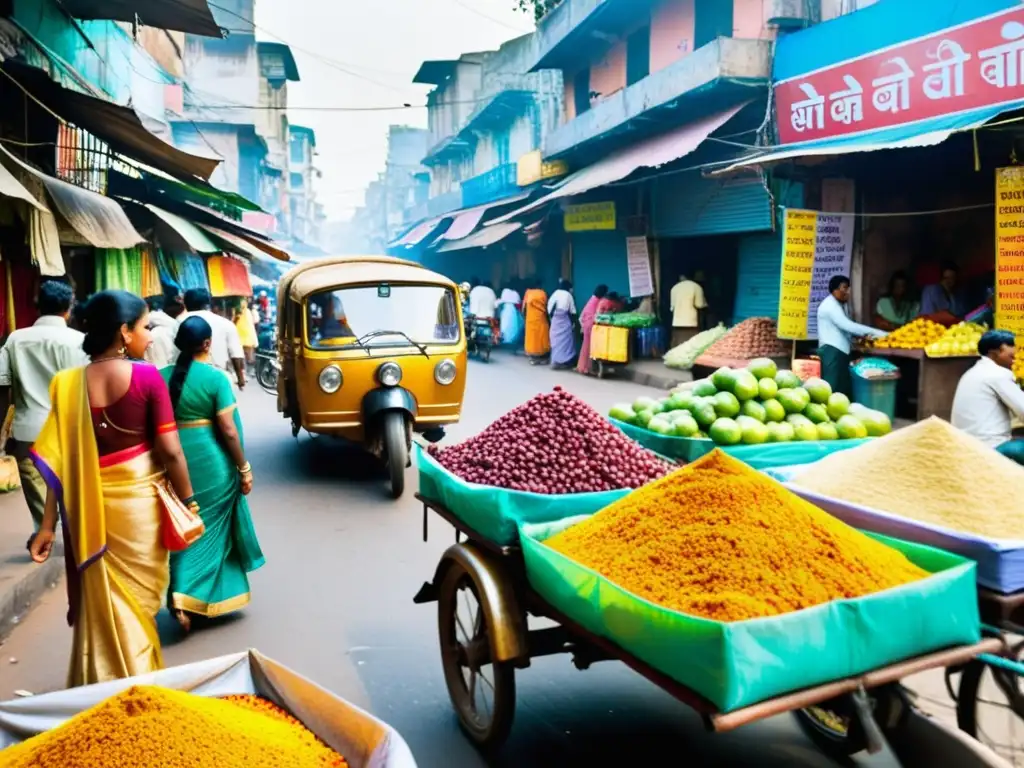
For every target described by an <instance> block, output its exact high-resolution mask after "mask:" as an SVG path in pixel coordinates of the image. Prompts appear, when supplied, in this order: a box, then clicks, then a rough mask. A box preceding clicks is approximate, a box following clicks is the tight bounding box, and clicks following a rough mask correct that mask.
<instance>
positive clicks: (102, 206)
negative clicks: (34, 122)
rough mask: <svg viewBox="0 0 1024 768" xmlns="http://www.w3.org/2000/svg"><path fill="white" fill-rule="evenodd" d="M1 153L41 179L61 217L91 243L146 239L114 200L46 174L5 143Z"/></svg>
mask: <svg viewBox="0 0 1024 768" xmlns="http://www.w3.org/2000/svg"><path fill="white" fill-rule="evenodd" d="M0 152H2V153H3V156H4V157H5V158H6V160H7V161H10V162H12V163H14V164H16V165H17V166H18V167H20V168H22V169H24V170H25V171H27V172H28V173H31V174H32V175H33V176H35V177H37V178H38V179H39V180H40V181H42V183H43V186H45V187H46V191H47V193H48V194H49V196H50V199H51V200H52V201H53V204H54V206H55V207H56V208H57V210H58V211H59V212H60V214H61V216H63V217H64V218H65V219H66V220H67V222H68V224H69V225H70V226H71V228H72V229H74V230H75V231H76V232H78V233H79V234H80V235H82V237H84V238H85V240H86V241H87V242H88V243H89V244H90V245H93V246H95V247H96V248H131V247H132V246H133V245H138V244H139V243H144V242H146V239H145V238H144V237H143V236H142V235H140V234H139V233H138V232H136V231H135V227H133V226H132V223H131V221H129V220H128V215H127V214H126V213H125V212H124V209H123V208H121V206H120V205H118V204H117V203H116V202H115V201H114V200H111V199H110V198H109V197H104V196H103V195H100V194H97V193H95V192H90V191H89V190H88V189H83V188H82V187H76V186H75V185H74V184H68V183H67V182H65V181H61V180H60V179H55V178H54V177H53V176H47V175H46V174H45V173H43V172H42V171H38V170H36V169H35V168H33V167H32V166H31V165H28V164H26V163H23V162H22V161H21V160H19V159H18V158H16V157H15V156H14V155H12V154H11V153H10V152H8V151H7V149H6V148H5V147H4V146H3V145H0ZM5 162H6V161H5ZM9 169H10V166H8V170H9Z"/></svg>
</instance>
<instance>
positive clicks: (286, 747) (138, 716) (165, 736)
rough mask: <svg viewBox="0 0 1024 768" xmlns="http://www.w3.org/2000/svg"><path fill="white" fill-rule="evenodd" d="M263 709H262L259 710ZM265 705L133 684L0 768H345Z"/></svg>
mask: <svg viewBox="0 0 1024 768" xmlns="http://www.w3.org/2000/svg"><path fill="white" fill-rule="evenodd" d="M264 710H265V711H264ZM345 765H346V763H345V760H344V759H343V758H342V757H341V755H339V754H338V753H337V752H335V751H334V750H332V749H330V748H329V747H327V746H326V745H325V744H323V743H322V742H321V741H320V740H319V739H318V738H317V737H316V736H315V735H314V734H313V733H312V732H310V731H309V730H307V729H306V728H305V727H304V726H302V724H301V723H299V722H298V721H297V720H294V719H293V718H290V717H289V716H288V715H287V714H286V713H284V712H282V711H281V710H278V709H277V708H276V707H274V706H273V705H270V704H269V703H268V704H267V705H266V706H265V707H264V706H263V705H261V703H260V702H259V701H257V700H255V699H250V697H244V698H240V699H238V700H237V701H234V702H233V701H227V700H220V699H210V698H204V697H202V696H195V695H192V694H190V693H182V692H181V691H171V690H167V689H164V688H155V687H148V686H135V687H132V688H129V689H128V690H126V691H124V692H122V693H120V694H118V695H117V696H113V697H111V698H109V699H106V700H105V701H102V702H100V703H99V704H97V705H96V706H95V707H93V708H92V709H89V710H86V711H85V712H83V713H81V714H80V715H78V716H76V717H74V718H72V719H71V720H69V721H68V722H66V723H64V725H62V726H60V727H59V728H56V729H54V730H52V731H48V732H46V733H43V734H40V735H39V736H36V737H34V738H32V739H29V740H28V741H25V742H23V743H21V744H18V745H16V746H13V747H9V748H7V749H5V750H3V751H0V768H199V767H200V766H201V767H203V768H205V767H206V766H210V767H211V768H281V767H282V766H288V768H344V767H345Z"/></svg>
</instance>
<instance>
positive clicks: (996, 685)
mask: <svg viewBox="0 0 1024 768" xmlns="http://www.w3.org/2000/svg"><path fill="white" fill-rule="evenodd" d="M1022 656H1024V641H1021V642H1018V643H1017V644H1016V645H1014V646H1012V647H1011V648H1009V649H1007V651H1006V653H1005V657H1006V658H1007V659H1008V660H1009V661H1010V662H1011V663H1010V664H1006V665H999V664H997V663H993V662H997V661H999V659H987V658H986V657H984V656H983V657H980V658H978V659H975V660H974V661H973V662H971V663H970V664H969V665H968V666H967V667H965V668H964V671H963V673H962V675H961V678H960V690H959V695H958V696H957V721H958V724H959V726H960V729H961V730H962V731H964V732H965V733H967V734H968V735H969V736H971V737H972V738H975V739H977V740H978V741H979V742H981V743H982V744H984V745H985V746H987V747H989V748H990V749H991V750H992V751H993V752H995V753H996V754H998V755H999V756H1000V757H1003V758H1004V759H1006V760H1008V761H1010V762H1011V763H1012V764H1013V765H1024V746H1022V745H1024V684H1022V682H1021V677H1020V674H1019V672H1018V671H1016V669H1015V668H1019V663H1020V661H1021V658H1022ZM1014 661H1015V662H1017V664H1013V663H1012V662H1014ZM996 697H1001V699H1002V700H996ZM981 705H985V708H986V709H985V711H991V710H992V709H996V710H1003V711H1004V712H1005V718H1006V720H1005V722H1006V724H1008V727H1009V730H1010V737H1009V743H1007V742H1006V741H1004V739H1003V738H1002V737H996V736H995V735H994V734H993V733H992V732H991V731H990V730H989V729H986V727H985V725H984V723H983V722H982V720H983V715H982V712H981V711H979V707H980V706H981ZM992 717H993V718H995V717H996V716H995V715H993V716H992ZM984 719H986V720H988V719H989V718H984Z"/></svg>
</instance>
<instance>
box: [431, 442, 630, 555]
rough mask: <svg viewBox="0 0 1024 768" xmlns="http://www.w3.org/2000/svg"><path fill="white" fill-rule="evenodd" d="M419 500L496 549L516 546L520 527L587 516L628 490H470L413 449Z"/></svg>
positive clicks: (481, 487)
mask: <svg viewBox="0 0 1024 768" xmlns="http://www.w3.org/2000/svg"><path fill="white" fill-rule="evenodd" d="M413 451H414V453H415V455H416V466H417V467H418V468H419V472H420V495H422V496H423V497H424V498H426V499H429V500H431V501H436V502H437V503H439V504H441V505H442V506H443V507H445V509H447V510H449V511H450V512H451V513H452V514H454V515H455V516H456V517H457V518H458V519H459V520H461V521H462V522H464V523H465V524H466V525H468V526H469V527H470V528H472V529H473V530H475V531H476V532H477V533H479V534H480V535H481V536H483V537H484V538H486V539H487V540H488V541H490V542H492V543H494V544H497V545H499V546H502V547H507V546H513V545H515V544H516V543H518V541H519V526H520V525H522V524H523V523H548V522H551V521H553V520H561V519H563V518H565V516H566V515H589V514H593V513H594V512H597V511H598V510H601V509H604V508H605V507H607V506H608V505H609V504H611V503H612V502H614V501H618V500H619V499H621V498H622V497H623V496H625V495H626V494H627V493H629V489H625V490H619V491H605V492H601V493H575V494H571V495H567V496H549V495H546V494H541V493H527V492H525V491H509V490H506V489H504V488H492V487H490V486H486V485H475V484H474V483H467V482H466V481H465V480H463V479H461V478H458V477H456V476H455V475H453V474H452V473H451V472H449V471H448V470H446V469H445V468H444V467H442V466H441V465H440V464H438V463H437V462H436V461H434V459H433V458H431V457H430V456H429V455H428V454H427V452H426V451H424V450H422V449H421V448H420V447H419V446H418V445H417V446H413Z"/></svg>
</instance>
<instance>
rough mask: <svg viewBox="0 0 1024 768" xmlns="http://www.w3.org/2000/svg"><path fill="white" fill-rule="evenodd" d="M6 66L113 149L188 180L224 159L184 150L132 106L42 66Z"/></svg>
mask: <svg viewBox="0 0 1024 768" xmlns="http://www.w3.org/2000/svg"><path fill="white" fill-rule="evenodd" d="M4 70H5V71H6V72H7V73H8V74H9V75H11V76H12V77H13V78H14V79H16V80H17V81H18V83H19V84H20V85H22V86H23V87H24V88H25V89H26V90H27V91H28V92H29V93H31V94H32V96H34V97H35V98H37V99H38V100H39V101H40V102H41V103H42V104H44V105H45V106H46V107H47V108H48V109H50V110H52V111H53V112H54V113H55V114H58V115H60V116H61V117H62V118H63V119H64V120H67V121H68V122H70V123H73V124H74V125H76V126H78V127H79V128H82V129H83V130H86V131H88V132H89V133H91V134H93V135H94V136H96V137H97V138H98V139H101V140H102V141H104V142H106V143H107V144H108V145H109V146H110V148H111V149H112V150H114V151H115V152H119V153H121V154H123V155H126V156H127V157H129V158H134V159H136V160H139V161H141V162H143V163H146V164H147V165H150V166H152V167H153V168H156V169H158V170H161V171H163V172H165V173H169V174H170V175H171V176H174V177H175V178H179V179H183V180H185V181H189V180H193V179H194V177H199V178H201V179H203V180H204V181H206V180H209V178H210V176H211V175H212V174H213V172H214V171H215V170H216V169H217V166H218V165H219V164H220V160H217V159H212V158H206V157H199V156H197V155H190V154H188V153H187V152H182V151H181V150H180V149H177V148H175V147H173V146H172V145H170V144H168V143H167V142H165V141H164V140H163V139H161V138H160V137H159V136H155V135H154V134H152V133H150V132H149V131H148V130H146V127H145V125H143V122H142V120H141V119H140V118H139V116H138V114H136V112H135V110H134V109H132V108H131V107H122V106H120V105H118V104H114V103H113V102H110V101H105V100H103V99H98V98H95V97H93V96H87V95H85V94H82V93H76V92H75V91H71V90H68V89H67V88H62V87H61V86H60V85H59V84H57V83H55V82H53V81H52V80H50V79H49V78H48V77H47V76H46V73H45V72H43V71H42V70H38V69H33V68H31V67H24V66H17V65H13V64H5V68H4Z"/></svg>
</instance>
